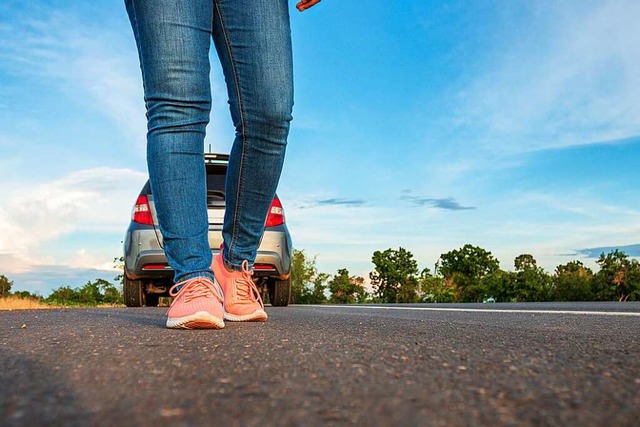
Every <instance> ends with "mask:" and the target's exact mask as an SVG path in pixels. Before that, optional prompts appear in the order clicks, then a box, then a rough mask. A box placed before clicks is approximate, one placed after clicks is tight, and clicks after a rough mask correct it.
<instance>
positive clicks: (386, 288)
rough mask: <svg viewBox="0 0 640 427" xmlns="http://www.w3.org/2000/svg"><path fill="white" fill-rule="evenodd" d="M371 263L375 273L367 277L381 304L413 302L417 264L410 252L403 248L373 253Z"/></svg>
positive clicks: (416, 283) (414, 298) (416, 285)
mask: <svg viewBox="0 0 640 427" xmlns="http://www.w3.org/2000/svg"><path fill="white" fill-rule="evenodd" d="M371 261H372V262H373V264H374V265H375V271H373V272H371V273H370V274H369V277H370V279H371V284H372V286H373V289H374V290H375V292H376V295H377V296H378V297H379V298H380V299H381V300H382V302H395V303H398V302H415V300H416V299H417V294H416V290H417V288H418V281H417V275H418V263H417V262H416V261H415V260H414V259H413V254H412V253H411V252H409V251H407V250H406V249H404V248H398V250H395V249H391V248H389V249H387V250H385V251H384V252H380V251H375V252H374V253H373V257H372V258H371Z"/></svg>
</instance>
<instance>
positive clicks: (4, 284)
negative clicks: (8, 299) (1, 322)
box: [0, 274, 13, 297]
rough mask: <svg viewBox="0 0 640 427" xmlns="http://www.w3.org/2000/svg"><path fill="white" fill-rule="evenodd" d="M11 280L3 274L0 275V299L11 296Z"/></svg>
mask: <svg viewBox="0 0 640 427" xmlns="http://www.w3.org/2000/svg"><path fill="white" fill-rule="evenodd" d="M12 286H13V280H9V278H8V277H7V276H5V275H4V274H2V275H0V297H4V296H7V295H11V287H12Z"/></svg>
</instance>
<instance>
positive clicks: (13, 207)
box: [0, 168, 146, 273]
mask: <svg viewBox="0 0 640 427" xmlns="http://www.w3.org/2000/svg"><path fill="white" fill-rule="evenodd" d="M145 180H146V174H145V173H142V172H138V171H134V170H130V169H112V168H95V169H86V170H80V171H76V172H73V173H71V174H69V175H67V176H64V177H62V178H59V179H56V180H54V181H51V182H48V183H44V184H40V185H32V186H31V185H24V186H23V187H21V188H14V189H13V192H12V193H11V194H10V195H9V196H8V197H7V199H5V200H6V203H3V205H2V207H0V255H4V257H3V258H0V269H1V270H2V271H5V272H8V273H16V272H23V271H26V270H29V269H30V268H31V267H32V266H35V265H42V264H52V263H56V262H57V263H61V264H63V265H67V266H73V267H83V268H88V267H91V268H105V267H106V266H107V265H108V264H109V263H108V261H110V260H109V259H106V260H105V259H104V258H103V257H100V256H96V255H95V254H94V253H92V251H95V250H99V249H100V248H98V249H88V250H86V251H85V252H84V253H83V252H80V253H76V254H74V255H73V256H72V257H71V258H70V259H58V258H57V257H56V256H54V255H53V254H42V253H41V252H40V248H42V247H43V245H45V244H47V243H48V242H50V241H52V240H53V239H57V238H60V237H61V236H65V235H69V234H70V233H73V232H78V231H83V232H100V233H124V230H125V228H126V225H127V223H128V221H129V218H130V211H131V206H132V203H133V202H134V201H135V196H136V194H137V192H138V191H139V190H140V188H141V187H142V185H143V183H144V181H145ZM78 250H81V248H78Z"/></svg>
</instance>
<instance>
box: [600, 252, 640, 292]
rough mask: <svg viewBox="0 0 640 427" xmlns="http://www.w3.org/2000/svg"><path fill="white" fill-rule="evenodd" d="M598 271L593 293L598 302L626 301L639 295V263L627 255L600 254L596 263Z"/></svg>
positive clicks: (621, 253)
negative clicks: (598, 267)
mask: <svg viewBox="0 0 640 427" xmlns="http://www.w3.org/2000/svg"><path fill="white" fill-rule="evenodd" d="M596 262H597V263H598V265H599V266H600V271H598V273H596V276H595V280H594V282H593V283H594V293H595V297H596V299H598V300H604V301H609V300H613V299H616V300H618V301H627V300H628V299H629V298H631V297H632V296H634V295H638V294H640V263H638V261H637V260H635V259H634V260H630V259H629V257H628V256H627V254H625V253H624V252H622V251H619V250H617V249H616V250H614V251H611V252H609V253H608V254H607V255H605V254H604V253H602V254H601V255H600V258H599V259H598V261H596Z"/></svg>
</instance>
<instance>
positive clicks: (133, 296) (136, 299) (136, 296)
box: [122, 277, 144, 307]
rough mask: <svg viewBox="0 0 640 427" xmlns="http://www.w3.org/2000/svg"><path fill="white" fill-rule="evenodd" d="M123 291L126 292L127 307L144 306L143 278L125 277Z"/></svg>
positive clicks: (125, 301)
mask: <svg viewBox="0 0 640 427" xmlns="http://www.w3.org/2000/svg"><path fill="white" fill-rule="evenodd" d="M122 293H123V294H124V295H123V296H124V304H125V305H126V306H127V307H142V305H143V304H144V293H143V292H142V280H129V279H127V278H126V277H125V279H124V286H123V292H122Z"/></svg>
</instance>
